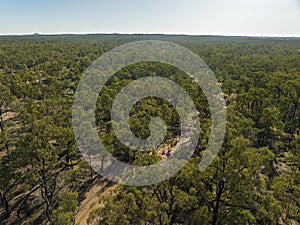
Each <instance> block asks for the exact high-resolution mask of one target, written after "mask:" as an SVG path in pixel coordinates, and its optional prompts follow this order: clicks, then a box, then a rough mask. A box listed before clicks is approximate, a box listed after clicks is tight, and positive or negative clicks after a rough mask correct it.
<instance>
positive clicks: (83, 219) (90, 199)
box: [75, 182, 114, 225]
mask: <svg viewBox="0 0 300 225" xmlns="http://www.w3.org/2000/svg"><path fill="white" fill-rule="evenodd" d="M113 188H114V185H112V184H111V183H110V182H104V183H102V184H96V185H94V186H93V187H92V188H91V189H90V190H89V191H88V192H87V193H86V195H85V196H86V198H85V199H84V201H83V202H82V203H81V205H80V207H79V211H78V213H77V215H76V217H75V223H76V224H79V225H87V219H88V217H89V215H90V213H91V212H92V211H93V210H95V209H97V208H99V207H100V206H101V204H100V200H101V198H102V197H103V196H104V195H106V194H108V193H109V192H110V191H111V190H112V189H113Z"/></svg>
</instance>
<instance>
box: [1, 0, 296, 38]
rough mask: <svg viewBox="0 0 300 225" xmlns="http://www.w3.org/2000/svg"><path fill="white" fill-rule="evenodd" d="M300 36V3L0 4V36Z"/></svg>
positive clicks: (27, 0) (96, 0) (86, 0)
mask: <svg viewBox="0 0 300 225" xmlns="http://www.w3.org/2000/svg"><path fill="white" fill-rule="evenodd" d="M34 32H38V33H42V34H54V33H55V34H56V33H165V34H170V33H171V34H200V35H201V34H212V35H215V34H218V35H256V36H300V0H0V34H32V33H34Z"/></svg>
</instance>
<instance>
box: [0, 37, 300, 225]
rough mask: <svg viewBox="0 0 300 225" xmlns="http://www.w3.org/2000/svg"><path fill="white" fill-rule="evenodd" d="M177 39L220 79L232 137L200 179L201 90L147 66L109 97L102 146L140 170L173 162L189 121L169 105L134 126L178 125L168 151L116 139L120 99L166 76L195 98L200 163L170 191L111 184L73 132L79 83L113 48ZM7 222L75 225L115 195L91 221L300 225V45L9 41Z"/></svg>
mask: <svg viewBox="0 0 300 225" xmlns="http://www.w3.org/2000/svg"><path fill="white" fill-rule="evenodd" d="M145 39H152V40H167V41H171V42H175V43H178V44H181V45H183V46H185V47H187V48H189V49H190V50H192V51H193V52H195V53H196V54H198V55H199V56H200V57H201V58H202V59H203V60H204V61H205V62H206V63H207V64H208V65H209V67H210V69H211V70H212V71H213V72H214V73H215V75H216V77H217V79H218V81H219V83H220V85H221V87H222V90H223V91H224V95H225V96H224V97H225V100H226V107H227V108H226V110H227V128H226V129H227V130H226V136H225V140H224V143H223V146H222V148H221V150H220V152H219V154H218V156H217V158H216V159H215V160H214V161H213V163H212V164H211V165H210V166H209V167H208V168H207V169H206V170H205V171H203V172H199V170H198V169H199V161H200V160H201V157H202V152H203V150H204V149H205V147H206V143H207V140H208V138H209V134H210V129H209V127H210V122H211V119H210V111H209V108H208V104H207V100H206V98H205V95H204V94H203V93H202V91H201V89H199V87H198V86H197V85H196V84H195V83H194V82H193V80H192V79H191V78H190V77H189V76H188V75H187V74H185V73H184V72H182V71H180V70H179V69H177V68H174V67H172V66H169V65H166V64H160V63H139V64H134V65H131V66H128V67H126V68H123V69H122V70H121V71H119V72H117V73H116V74H115V75H114V76H113V77H112V78H111V79H110V80H109V82H108V83H107V85H106V86H105V88H103V90H102V91H101V93H100V94H99V99H98V102H97V111H96V113H95V116H96V120H97V126H98V127H99V138H101V140H102V141H103V143H104V144H105V146H106V147H107V148H108V149H109V151H111V153H112V154H113V155H114V156H115V157H117V158H118V159H120V160H122V161H124V162H126V163H130V164H135V165H150V164H153V163H156V162H158V161H160V160H162V159H163V158H164V157H165V156H166V155H167V154H168V149H171V148H172V146H174V145H176V140H177V138H178V135H180V131H179V123H180V121H179V118H178V114H177V112H176V110H175V109H174V108H173V107H172V106H171V105H170V104H169V103H168V102H167V101H165V100H163V99H159V98H146V99H144V100H142V101H140V102H138V103H137V104H136V105H135V106H134V107H133V109H132V112H131V119H130V126H131V129H132V132H133V133H134V134H135V135H136V136H137V137H139V138H146V137H147V136H149V134H150V133H149V132H150V131H149V127H148V126H147V124H149V121H150V120H151V118H153V117H157V116H159V117H161V118H163V119H164V121H165V122H166V124H167V128H168V132H167V135H166V138H165V140H164V143H163V145H164V149H165V152H163V153H162V152H161V151H155V150H153V151H151V152H141V151H132V150H130V149H129V148H127V147H126V146H124V145H122V143H120V142H119V141H118V140H117V138H116V137H115V135H114V132H113V129H112V126H111V122H110V120H111V118H110V110H111V106H112V103H113V100H114V98H115V97H116V95H117V93H118V92H119V91H120V90H121V89H122V87H125V86H126V85H127V84H128V83H130V82H131V81H132V80H135V79H138V78H140V77H144V76H154V75H155V76H162V77H167V78H169V79H171V80H173V81H175V82H176V83H178V84H179V85H180V86H181V87H183V88H184V89H185V90H186V92H187V93H189V95H190V96H191V98H192V99H193V101H194V104H195V106H196V107H197V109H198V111H199V112H200V113H199V121H200V124H201V134H200V138H199V141H198V146H197V149H196V150H195V152H194V154H193V157H192V159H191V160H190V161H189V163H187V164H186V166H185V167H184V168H182V169H181V170H180V171H179V172H178V173H177V174H176V175H175V176H173V177H172V178H170V179H169V180H166V181H164V182H161V183H159V184H155V185H151V186H146V187H129V186H122V185H118V184H113V183H112V182H109V181H107V180H105V179H104V178H102V177H101V176H100V175H98V174H97V173H95V172H94V171H93V169H91V168H90V167H89V165H88V163H87V162H86V161H85V160H83V159H82V154H81V153H80V152H79V151H78V147H77V145H76V142H75V139H74V135H73V128H72V103H73V96H74V92H75V90H76V86H77V84H78V82H79V80H80V78H81V77H82V75H83V73H84V72H85V71H86V70H87V68H88V67H89V66H90V65H91V63H92V62H93V61H94V60H96V59H97V58H98V57H99V56H101V55H102V54H103V53H104V52H106V51H108V50H110V49H113V48H114V47H116V46H119V45H121V44H124V43H128V42H131V41H136V40H145ZM0 93H1V94H0V159H1V161H0V205H1V207H0V224H30V225H31V224H37V225H38V224H57V225H71V224H75V217H76V215H77V214H78V213H79V212H80V209H81V208H80V206H81V203H82V202H83V201H84V199H85V194H86V192H88V190H89V189H91V188H93V187H94V186H95V185H104V186H105V187H106V188H107V189H111V191H110V194H108V195H105V196H103V197H101V198H100V201H101V203H100V206H99V207H97V208H96V209H94V210H91V212H90V216H89V218H88V221H87V223H88V224H89V225H98V224H99V225H100V224H106V225H115V224H122V225H123V224H124V225H125V224H137V225H138V224H145V225H150V224H154V225H156V224H158V225H167V224H174V225H175V224H177V225H179V224H182V225H194V224H195V225H196V224H201V225H205V224H212V225H221V224H222V225H226V224H228V225H229V224H230V225H232V224H237V225H241V224H245V225H246V224H249V225H250V224H270V225H277V224H284V225H285V224H300V171H299V169H300V39H297V38H254V37H253V38H250V37H214V36H199V37H198V36H163V35H117V34H116V35H82V36H81V35H61V36H7V37H5V36H3V37H0Z"/></svg>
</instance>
